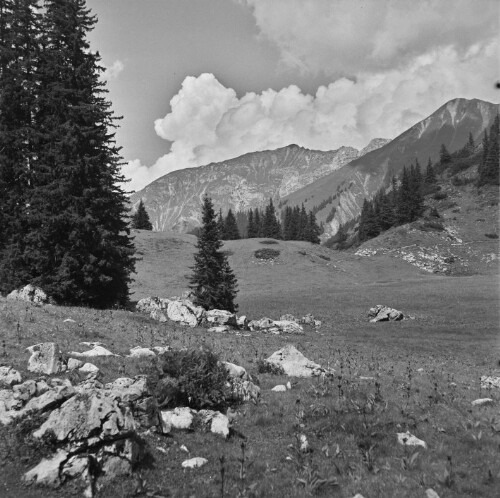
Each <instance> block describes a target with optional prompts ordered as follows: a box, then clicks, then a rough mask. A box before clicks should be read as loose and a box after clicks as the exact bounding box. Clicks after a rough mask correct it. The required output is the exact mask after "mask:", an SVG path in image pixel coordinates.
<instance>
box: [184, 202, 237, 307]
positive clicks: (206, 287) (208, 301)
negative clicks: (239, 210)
mask: <svg viewBox="0 0 500 498" xmlns="http://www.w3.org/2000/svg"><path fill="white" fill-rule="evenodd" d="M202 223H203V225H202V227H201V230H200V236H199V237H198V242H197V245H196V248H197V250H198V252H197V253H196V254H195V256H194V261H195V264H194V266H193V268H192V270H193V274H192V276H191V278H190V288H191V289H192V290H193V292H194V295H195V298H194V301H195V304H197V305H199V306H202V307H203V308H205V309H206V310H210V309H225V310H227V311H231V312H234V311H235V310H236V308H237V306H236V305H235V303H234V299H235V298H236V294H237V282H236V278H235V276H234V274H233V272H232V270H231V268H230V266H229V263H228V261H227V256H226V255H225V254H224V253H223V252H221V251H220V249H221V247H222V241H221V240H220V232H219V227H218V226H217V218H216V216H215V212H214V208H213V204H212V200H211V199H210V198H209V197H208V196H205V197H204V199H203V207H202Z"/></svg>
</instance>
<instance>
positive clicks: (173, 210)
mask: <svg viewBox="0 0 500 498" xmlns="http://www.w3.org/2000/svg"><path fill="white" fill-rule="evenodd" d="M372 142H373V141H372ZM357 157H359V152H358V150H357V149H354V148H352V147H341V148H340V149H338V150H334V151H326V152H322V151H314V150H309V149H304V148H302V147H298V146H297V145H289V146H287V147H283V148H281V149H277V150H271V151H263V152H253V153H249V154H245V155H243V156H241V157H237V158H234V159H230V160H228V161H224V162H220V163H212V164H209V165H207V166H202V167H199V168H192V169H185V170H181V171H174V172H172V173H169V174H168V175H165V176H163V177H161V178H159V179H158V180H156V181H154V182H152V183H151V184H149V185H148V186H146V187H145V188H144V189H142V190H141V191H139V192H136V193H135V194H133V195H132V196H131V202H132V205H133V206H135V205H137V203H138V202H139V200H140V199H142V200H143V202H144V205H145V207H146V210H147V211H148V213H149V216H150V219H151V222H152V224H153V227H154V229H155V230H160V231H164V230H175V231H177V232H186V231H188V230H189V229H190V228H193V227H194V226H197V225H200V214H201V213H200V205H201V199H202V198H203V195H204V194H205V193H208V194H209V195H210V196H211V197H212V200H213V202H214V206H215V208H216V209H217V210H218V209H219V208H222V210H223V211H227V210H228V209H229V208H231V209H232V210H233V211H239V210H247V209H249V208H255V207H258V206H263V205H265V204H266V203H267V202H268V199H269V198H270V197H272V198H273V199H275V200H279V199H282V198H283V197H285V196H287V195H289V194H291V193H293V192H295V191H297V190H299V189H301V188H302V187H304V186H306V185H308V184H310V183H312V182H314V181H316V180H318V179H320V178H322V177H324V176H326V175H328V174H329V173H331V172H333V171H336V170H338V169H340V168H342V167H343V166H344V165H346V164H347V163H349V162H350V161H352V160H353V159H355V158H357Z"/></svg>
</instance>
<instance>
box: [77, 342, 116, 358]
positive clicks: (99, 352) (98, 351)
mask: <svg viewBox="0 0 500 498" xmlns="http://www.w3.org/2000/svg"><path fill="white" fill-rule="evenodd" d="M81 344H82V345H84V346H85V343H83V342H82V343H81ZM87 344H89V343H87ZM68 355H70V356H76V357H77V358H91V357H93V356H118V355H116V354H114V353H112V352H111V351H109V350H108V349H106V348H104V347H102V346H101V345H100V344H99V343H94V344H93V346H92V349H89V350H88V351H83V353H78V352H76V351H71V353H68Z"/></svg>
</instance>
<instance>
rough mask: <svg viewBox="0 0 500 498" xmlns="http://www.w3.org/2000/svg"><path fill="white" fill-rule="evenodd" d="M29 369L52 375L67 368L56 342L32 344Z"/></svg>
mask: <svg viewBox="0 0 500 498" xmlns="http://www.w3.org/2000/svg"><path fill="white" fill-rule="evenodd" d="M27 350H28V351H29V352H30V353H31V357H30V359H29V360H28V370H29V371H30V372H34V373H41V374H46V375H51V374H55V373H59V372H63V371H65V370H66V365H65V364H64V361H63V357H62V354H61V351H60V350H59V346H58V345H57V344H56V343H55V342H43V343H41V344H35V345H34V346H30V347H29V348H27Z"/></svg>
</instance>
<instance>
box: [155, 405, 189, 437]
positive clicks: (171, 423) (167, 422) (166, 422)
mask: <svg viewBox="0 0 500 498" xmlns="http://www.w3.org/2000/svg"><path fill="white" fill-rule="evenodd" d="M194 413H196V412H195V411H194V410H191V408H187V407H178V408H175V409H174V410H164V411H162V412H161V419H162V422H163V433H164V434H168V433H169V432H170V431H171V430H172V429H176V430H188V429H191V426H192V425H193V420H194V415H193V414H194Z"/></svg>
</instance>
